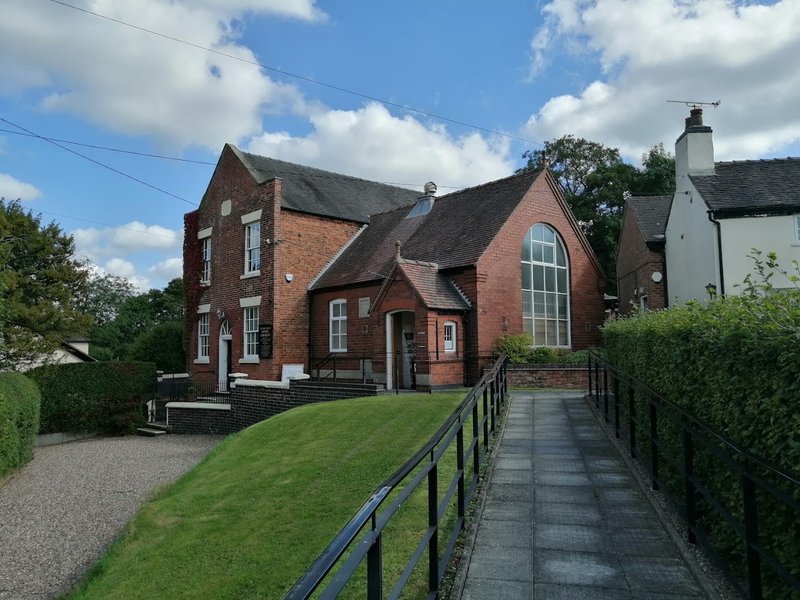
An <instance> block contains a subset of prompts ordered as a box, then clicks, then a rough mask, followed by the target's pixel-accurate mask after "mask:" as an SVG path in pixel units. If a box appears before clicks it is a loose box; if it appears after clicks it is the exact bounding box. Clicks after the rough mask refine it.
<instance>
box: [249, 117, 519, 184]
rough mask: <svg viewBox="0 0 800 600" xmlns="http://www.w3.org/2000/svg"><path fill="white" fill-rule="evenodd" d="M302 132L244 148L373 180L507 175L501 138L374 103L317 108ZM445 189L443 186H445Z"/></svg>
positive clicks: (457, 180)
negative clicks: (458, 132) (457, 133)
mask: <svg viewBox="0 0 800 600" xmlns="http://www.w3.org/2000/svg"><path fill="white" fill-rule="evenodd" d="M310 120H311V124H312V125H313V127H314V129H313V131H312V132H311V133H309V134H308V135H307V136H305V137H292V136H291V135H290V134H288V133H286V132H272V133H264V134H262V135H259V136H256V137H254V138H252V139H251V140H250V142H249V144H248V150H249V151H251V152H254V153H256V154H264V155H267V156H272V157H275V158H279V159H282V160H288V161H291V162H298V163H302V164H308V165H313V166H315V167H319V168H322V169H327V170H331V171H336V172H339V173H346V174H348V175H355V176H358V177H363V178H365V179H372V180H375V181H386V182H390V183H404V184H414V185H418V186H421V185H422V184H424V183H425V182H426V181H435V182H436V183H437V184H439V185H440V186H455V187H465V186H469V185H474V184H477V183H483V182H485V181H489V180H492V179H497V178H499V177H504V176H506V175H509V174H510V173H511V172H512V171H513V168H514V163H513V161H512V160H511V159H510V158H509V144H508V141H507V139H505V138H499V137H498V138H496V139H488V140H487V139H486V138H484V137H482V136H481V135H479V134H477V133H472V134H468V135H464V136H461V137H453V136H451V135H450V134H449V133H448V132H447V130H446V129H445V128H444V127H443V126H441V125H425V124H423V123H421V122H420V121H418V120H417V119H415V118H413V117H410V116H406V117H396V116H393V115H392V114H391V113H389V111H388V110H387V109H386V108H385V107H384V106H382V105H381V104H378V103H370V104H368V105H366V106H365V107H363V108H361V109H358V110H329V111H324V110H317V111H315V112H314V114H312V115H311V116H310ZM443 191H444V190H443Z"/></svg>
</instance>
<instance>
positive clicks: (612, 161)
mask: <svg viewBox="0 0 800 600" xmlns="http://www.w3.org/2000/svg"><path fill="white" fill-rule="evenodd" d="M544 146H545V148H544V153H542V152H534V151H530V150H529V151H527V152H525V153H524V154H523V155H522V157H523V158H525V159H527V164H526V165H525V166H524V167H523V168H522V169H520V171H524V170H527V169H539V168H541V167H542V165H543V164H544V159H545V158H546V160H547V166H548V168H549V169H550V172H551V173H552V174H553V175H554V176H555V177H556V179H557V180H558V182H559V184H560V185H561V188H562V190H563V192H564V197H565V199H566V201H567V203H568V204H569V206H570V208H571V209H572V212H573V214H574V215H575V218H576V219H577V220H578V223H579V224H580V226H581V229H582V230H583V233H584V234H585V235H586V238H587V239H588V240H589V243H590V244H591V246H592V249H593V250H594V252H595V254H596V255H597V258H598V260H599V261H600V264H601V266H602V267H603V270H604V271H605V273H606V277H607V278H608V279H607V281H606V289H607V291H609V292H610V293H615V292H616V287H617V286H616V280H615V278H614V277H613V274H614V273H615V270H616V269H615V265H616V260H617V257H616V248H617V239H618V238H619V229H620V225H621V222H622V210H623V208H624V206H625V199H626V198H627V197H629V196H655V195H660V194H671V193H672V192H673V191H674V190H675V159H674V158H673V157H672V156H671V155H670V154H669V153H667V152H666V151H665V150H664V147H663V145H661V144H658V145H656V146H654V147H653V148H651V149H650V150H649V151H648V152H647V153H645V154H644V155H643V156H642V167H641V168H637V167H635V166H633V165H630V164H628V163H625V162H624V161H623V160H622V158H621V157H620V155H619V150H617V149H616V148H607V147H606V146H603V145H602V144H598V143H597V142H592V141H589V140H584V139H582V138H576V137H575V136H573V135H566V136H563V137H561V138H558V139H556V140H552V141H548V142H545V145H544Z"/></svg>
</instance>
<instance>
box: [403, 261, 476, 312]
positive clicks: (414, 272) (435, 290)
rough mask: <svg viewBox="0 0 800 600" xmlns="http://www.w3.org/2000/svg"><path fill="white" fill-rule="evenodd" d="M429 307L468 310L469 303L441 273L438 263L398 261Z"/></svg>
mask: <svg viewBox="0 0 800 600" xmlns="http://www.w3.org/2000/svg"><path fill="white" fill-rule="evenodd" d="M398 266H399V268H400V269H401V270H402V271H403V273H404V274H405V276H406V278H407V279H408V281H409V282H410V283H411V285H412V286H413V287H414V289H415V290H416V291H417V293H418V294H419V295H420V298H421V299H422V302H423V303H424V304H425V306H427V307H428V308H438V309H445V310H447V309H452V310H467V309H468V308H469V304H467V301H466V300H465V299H464V297H463V296H462V295H461V294H460V293H459V292H458V290H457V289H456V287H455V285H453V283H452V282H450V281H449V280H448V279H447V278H446V277H445V276H444V275H442V274H441V273H439V266H438V265H437V264H436V263H427V262H421V261H416V260H405V259H401V260H400V262H399V263H398Z"/></svg>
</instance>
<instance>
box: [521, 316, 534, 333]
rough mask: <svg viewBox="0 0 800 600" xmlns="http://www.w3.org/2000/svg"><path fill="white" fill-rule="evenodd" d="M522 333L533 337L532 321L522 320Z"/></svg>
mask: <svg viewBox="0 0 800 600" xmlns="http://www.w3.org/2000/svg"><path fill="white" fill-rule="evenodd" d="M522 331H524V332H525V333H530V334H531V335H533V319H522Z"/></svg>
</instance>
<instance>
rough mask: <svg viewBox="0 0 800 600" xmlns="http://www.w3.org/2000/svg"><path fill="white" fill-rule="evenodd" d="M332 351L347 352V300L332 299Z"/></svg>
mask: <svg viewBox="0 0 800 600" xmlns="http://www.w3.org/2000/svg"><path fill="white" fill-rule="evenodd" d="M330 351H331V352H347V300H333V301H331V304H330Z"/></svg>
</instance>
